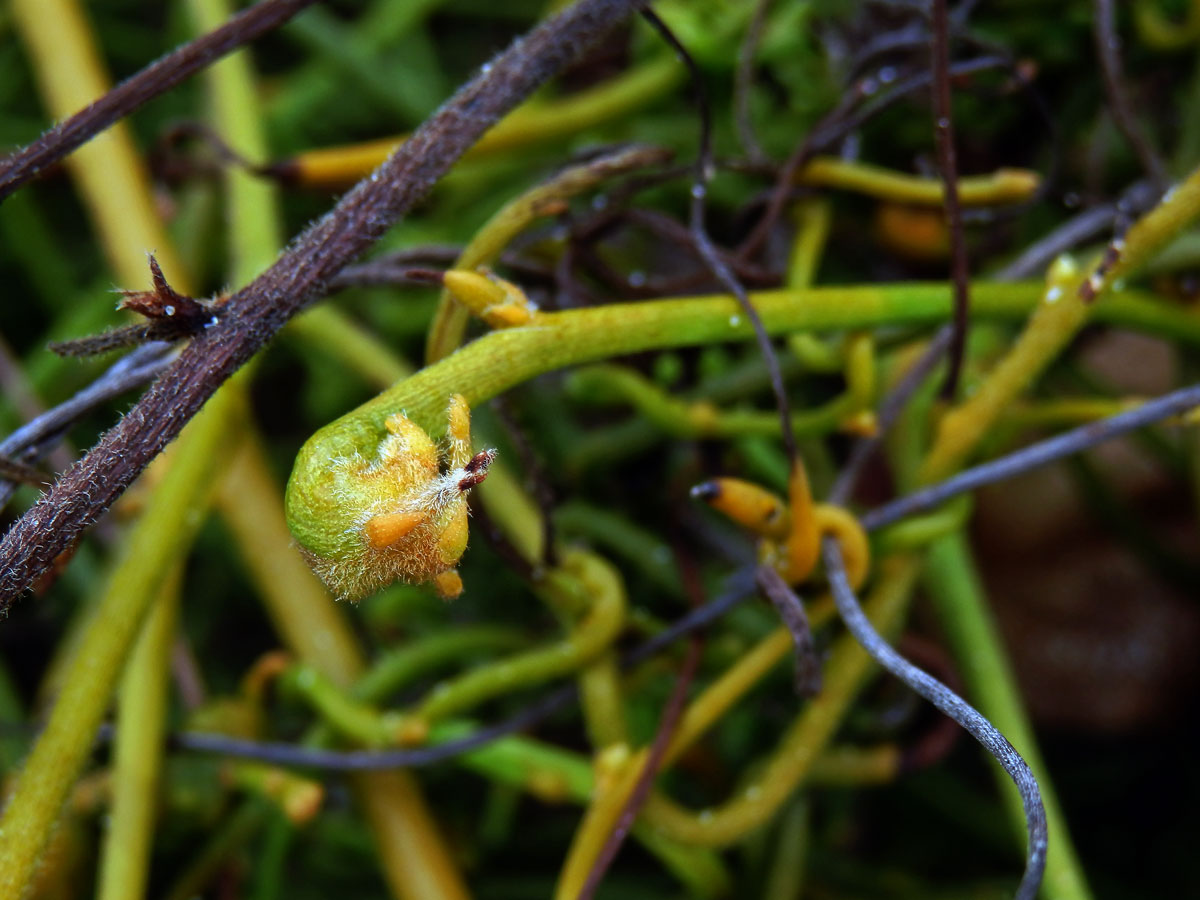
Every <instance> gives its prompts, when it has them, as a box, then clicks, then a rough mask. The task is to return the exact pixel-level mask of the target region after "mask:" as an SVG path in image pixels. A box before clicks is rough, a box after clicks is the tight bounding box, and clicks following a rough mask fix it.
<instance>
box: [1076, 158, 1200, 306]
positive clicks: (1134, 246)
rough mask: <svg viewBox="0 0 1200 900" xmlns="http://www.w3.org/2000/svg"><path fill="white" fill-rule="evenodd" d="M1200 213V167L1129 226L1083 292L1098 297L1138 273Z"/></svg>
mask: <svg viewBox="0 0 1200 900" xmlns="http://www.w3.org/2000/svg"><path fill="white" fill-rule="evenodd" d="M1198 215H1200V168H1197V169H1195V170H1194V171H1193V172H1192V173H1191V174H1190V175H1188V177H1187V178H1185V179H1184V180H1183V181H1181V182H1180V183H1179V184H1177V185H1175V186H1174V187H1172V188H1171V189H1170V190H1169V191H1167V193H1166V194H1164V195H1163V198H1162V199H1161V200H1160V201H1159V202H1158V205H1157V206H1155V207H1154V208H1153V209H1151V210H1150V211H1149V212H1148V213H1146V214H1145V215H1144V216H1142V217H1141V218H1140V219H1138V220H1137V221H1136V222H1134V223H1133V224H1132V225H1131V226H1129V230H1128V231H1126V232H1125V234H1124V235H1123V236H1122V237H1119V238H1117V239H1116V240H1114V241H1113V242H1112V243H1111V244H1109V246H1108V249H1107V250H1105V253H1104V257H1103V258H1102V259H1101V261H1100V266H1099V268H1097V269H1096V271H1095V272H1093V273H1092V275H1091V277H1090V278H1088V279H1087V281H1085V282H1084V283H1083V285H1082V286H1081V289H1080V291H1081V296H1083V297H1085V298H1086V299H1089V300H1090V299H1094V298H1095V297H1098V296H1099V295H1100V294H1102V293H1104V292H1105V291H1107V290H1109V289H1110V288H1115V287H1117V286H1118V285H1119V284H1121V283H1123V281H1124V280H1125V279H1126V278H1127V277H1129V276H1130V275H1133V274H1136V273H1137V271H1138V269H1139V268H1141V266H1143V265H1145V264H1146V263H1147V262H1149V261H1150V257H1152V256H1153V255H1154V254H1155V253H1156V252H1157V251H1158V250H1161V249H1162V248H1163V247H1165V246H1166V245H1167V244H1168V243H1170V241H1171V240H1173V239H1174V238H1176V237H1178V236H1179V235H1180V234H1181V233H1182V231H1183V229H1184V228H1186V227H1187V226H1188V225H1190V224H1191V223H1192V222H1193V221H1194V220H1195V218H1196V217H1197V216H1198Z"/></svg>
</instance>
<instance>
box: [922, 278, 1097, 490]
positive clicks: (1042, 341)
mask: <svg viewBox="0 0 1200 900" xmlns="http://www.w3.org/2000/svg"><path fill="white" fill-rule="evenodd" d="M1083 278H1084V273H1083V272H1081V270H1080V268H1079V266H1078V265H1077V264H1076V263H1075V262H1074V260H1072V259H1070V258H1069V257H1065V256H1064V257H1060V258H1059V259H1058V260H1056V261H1055V262H1054V264H1053V265H1052V266H1051V267H1050V271H1049V272H1048V273H1047V277H1046V289H1045V291H1044V292H1043V294H1042V299H1041V302H1040V303H1039V304H1038V306H1037V308H1036V309H1035V310H1034V311H1033V315H1032V316H1030V317H1029V323H1028V324H1027V325H1026V327H1025V329H1024V330H1023V331H1022V332H1021V335H1020V337H1018V338H1017V341H1016V343H1015V344H1013V346H1012V349H1010V350H1009V351H1008V353H1007V354H1005V356H1004V358H1003V359H1002V360H1001V361H1000V363H999V364H998V365H997V366H996V367H995V369H993V370H992V371H991V372H990V373H989V374H988V377H987V378H986V379H985V380H984V382H983V384H981V385H980V386H979V390H977V391H976V392H975V393H974V394H972V395H971V397H970V398H968V399H967V400H965V401H964V402H963V403H961V404H960V405H959V406H957V407H955V408H954V409H952V410H950V411H949V412H947V413H946V414H945V416H943V417H942V420H941V422H940V423H939V424H938V431H937V437H936V438H935V440H934V443H933V447H932V448H931V449H930V451H929V455H928V456H927V457H926V458H925V460H924V462H922V464H921V468H920V471H919V473H918V480H919V482H920V483H921V484H931V483H933V482H935V481H939V480H941V479H942V478H945V477H946V476H947V475H950V474H951V473H952V472H953V471H954V470H955V469H958V468H959V467H960V466H962V465H963V463H965V462H966V461H967V459H968V457H969V456H970V454H971V453H972V452H973V451H974V450H975V448H976V447H977V446H978V445H979V441H980V440H981V439H982V438H983V436H984V435H985V434H986V433H987V432H988V430H989V429H990V428H991V427H992V425H993V424H994V423H995V421H996V420H997V419H998V418H999V417H1000V416H1001V415H1002V414H1003V413H1004V412H1005V410H1007V409H1008V408H1009V406H1010V404H1012V403H1013V402H1014V401H1015V400H1016V399H1017V397H1018V396H1019V395H1020V394H1021V393H1022V392H1023V391H1024V390H1025V389H1026V388H1027V387H1028V386H1029V385H1030V384H1031V383H1032V382H1033V380H1034V379H1035V378H1037V376H1038V375H1039V374H1041V372H1042V371H1043V370H1044V369H1045V368H1046V366H1047V365H1049V364H1050V362H1051V361H1052V360H1053V359H1054V358H1055V357H1056V356H1058V354H1059V351H1061V350H1062V349H1063V347H1065V346H1066V345H1067V343H1068V342H1069V341H1070V340H1071V338H1073V337H1074V336H1075V334H1076V333H1077V332H1078V331H1079V329H1080V327H1082V325H1083V323H1084V322H1085V321H1087V318H1088V316H1089V314H1090V312H1091V306H1089V305H1088V304H1086V303H1084V302H1082V301H1081V300H1080V299H1079V298H1078V297H1077V296H1076V291H1077V289H1078V287H1079V285H1080V284H1081V283H1082V281H1083Z"/></svg>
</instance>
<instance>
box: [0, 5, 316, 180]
mask: <svg viewBox="0 0 1200 900" xmlns="http://www.w3.org/2000/svg"><path fill="white" fill-rule="evenodd" d="M314 2H316V0H263V2H261V3H258V4H255V5H254V6H251V7H250V8H249V9H246V10H243V11H242V12H240V13H238V14H237V15H236V16H234V17H233V18H231V19H230V20H229V21H228V22H226V23H225V24H224V25H222V26H221V27H220V28H218V29H217V30H216V31H212V32H209V33H208V34H206V35H204V36H203V37H198V38H196V40H194V41H191V42H189V43H187V44H184V45H183V46H182V47H179V48H178V49H177V50H174V51H172V52H171V53H168V54H167V55H166V56H164V57H163V58H162V59H160V60H158V61H157V62H154V63H151V64H150V65H149V66H147V67H146V68H144V69H142V71H140V72H138V73H137V74H136V75H134V76H132V77H130V78H127V79H126V80H125V81H123V82H121V83H120V84H119V85H117V86H116V87H115V88H113V89H112V90H111V91H109V92H108V93H107V94H105V95H104V96H103V97H101V98H100V99H99V100H97V101H96V102H95V103H93V104H92V105H91V106H88V107H87V108H86V109H81V110H80V111H79V112H77V113H75V115H73V116H71V118H69V119H67V120H66V121H65V122H60V123H59V124H58V125H55V126H54V127H53V128H51V129H50V130H49V131H47V132H46V133H45V134H43V135H42V136H41V137H39V138H38V139H37V140H36V141H34V142H33V143H32V144H29V145H28V146H26V147H23V148H22V149H20V150H18V151H16V152H15V153H13V154H11V155H10V156H8V157H6V158H5V159H3V160H0V202H2V201H3V200H4V198H5V197H7V196H8V195H9V194H11V193H12V192H13V191H15V190H16V189H17V188H19V187H20V186H21V185H22V184H24V183H25V182H26V181H28V180H29V179H30V178H33V177H34V176H35V175H37V174H38V172H40V171H41V170H43V169H45V168H46V167H47V166H49V165H51V164H53V163H55V162H57V161H58V160H60V159H62V158H63V157H64V156H66V155H67V154H68V153H70V152H71V151H72V150H74V149H75V148H76V147H78V146H80V145H81V144H83V143H85V142H86V141H87V140H88V139H90V138H92V137H93V136H95V135H97V134H99V133H100V132H102V131H104V129H106V128H108V127H109V126H111V125H112V124H113V123H114V122H117V121H119V120H121V119H123V118H124V117H125V116H127V115H129V114H130V113H131V112H133V111H134V110H135V109H137V108H138V107H139V106H141V105H142V104H143V103H145V102H146V101H147V100H151V99H153V98H154V97H157V96H158V95H159V94H162V93H164V92H166V91H168V90H170V89H171V88H173V87H175V85H177V84H179V83H180V82H181V81H184V80H185V79H187V78H189V77H191V76H192V75H194V74H195V73H196V72H199V71H200V70H201V69H203V68H205V67H206V66H209V65H211V64H212V63H213V62H215V61H216V60H218V59H220V58H221V57H222V56H224V55H225V54H227V53H229V52H230V51H232V50H236V49H237V48H238V47H240V46H242V45H243V44H247V43H249V42H250V41H253V40H254V39H255V38H258V37H261V36H262V35H264V34H266V33H267V32H268V31H271V30H272V29H275V28H278V27H279V26H280V25H282V24H283V23H284V22H286V21H287V20H288V19H290V18H292V16H294V15H296V13H298V12H300V11H301V10H302V9H304V8H305V7H307V6H311V5H312V4H313V3H314Z"/></svg>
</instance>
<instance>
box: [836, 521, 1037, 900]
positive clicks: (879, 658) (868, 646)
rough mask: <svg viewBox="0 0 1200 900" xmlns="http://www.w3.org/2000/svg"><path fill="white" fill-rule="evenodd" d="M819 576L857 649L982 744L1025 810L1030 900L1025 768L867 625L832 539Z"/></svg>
mask: <svg viewBox="0 0 1200 900" xmlns="http://www.w3.org/2000/svg"><path fill="white" fill-rule="evenodd" d="M822 552H823V555H824V559H825V571H826V572H827V573H828V575H829V586H830V588H831V589H832V591H833V600H834V603H835V604H837V608H838V614H839V615H840V616H841V617H842V621H843V622H845V623H846V628H847V629H848V630H849V631H850V633H851V634H853V635H854V638H855V640H857V641H858V643H859V644H861V645H862V647H863V649H864V650H866V651H867V652H868V653H869V654H871V658H872V659H874V660H875V661H876V662H877V663H879V665H881V666H882V667H883V668H885V669H887V670H888V671H889V672H891V673H892V674H893V675H895V676H896V677H897V678H899V679H900V680H901V681H903V682H904V683H905V684H907V685H908V686H909V687H910V688H912V689H913V690H914V691H916V692H917V693H918V694H920V695H921V696H922V697H924V698H925V699H926V700H928V701H929V702H930V703H932V704H933V705H934V706H936V707H937V708H938V709H940V710H941V711H942V712H944V713H945V714H946V715H948V716H949V717H950V718H952V719H953V720H954V721H955V722H957V723H958V724H959V725H961V726H962V727H963V728H964V729H965V730H966V731H967V732H969V733H970V735H971V736H972V737H974V738H975V740H977V741H979V743H980V744H982V745H983V747H984V749H986V750H987V751H988V753H990V754H991V755H992V756H993V757H995V759H996V762H998V763H1000V765H1001V766H1003V767H1004V771H1005V772H1007V773H1008V775H1009V777H1010V778H1011V779H1012V780H1013V783H1014V784H1015V785H1016V786H1017V790H1018V792H1020V794H1021V802H1022V804H1023V805H1024V807H1025V825H1026V829H1027V830H1028V833H1029V847H1028V851H1027V855H1026V860H1025V875H1024V877H1023V878H1022V879H1021V884H1020V885H1019V886H1018V888H1017V894H1016V900H1034V898H1035V897H1036V896H1037V893H1038V890H1039V888H1040V887H1041V884H1042V873H1043V872H1044V871H1045V868H1046V810H1045V808H1044V807H1043V806H1042V792H1041V789H1040V788H1039V787H1038V783H1037V779H1036V778H1035V777H1034V775H1033V771H1032V770H1031V769H1030V768H1029V764H1028V763H1026V762H1025V760H1024V759H1022V758H1021V754H1019V753H1017V751H1016V750H1015V749H1014V748H1013V745H1012V744H1010V743H1009V742H1008V740H1007V739H1006V738H1005V737H1004V735H1002V734H1001V733H1000V732H999V731H998V730H997V728H996V726H995V725H993V724H992V723H991V722H989V721H988V720H987V719H986V718H985V717H984V716H983V715H982V714H981V713H980V712H979V711H978V710H977V709H975V707H973V706H971V704H969V703H967V702H966V701H965V700H963V698H962V697H960V696H958V694H956V693H954V691H952V690H950V688H948V687H946V685H944V684H942V682H940V681H938V680H937V679H936V678H934V677H933V676H932V675H930V674H929V673H928V672H925V671H924V670H923V669H919V668H917V667H916V666H914V665H913V664H912V663H910V662H909V661H908V660H906V659H905V658H904V657H903V656H901V655H900V654H899V653H897V652H896V651H895V650H894V649H893V648H892V645H891V644H889V643H888V642H887V641H885V640H884V639H883V638H882V637H881V636H880V634H879V632H878V631H876V630H875V626H874V625H872V624H871V620H870V619H868V618H867V615H866V613H864V612H863V609H862V606H861V605H859V602H858V598H857V597H856V596H855V595H854V591H853V589H851V587H850V582H849V581H848V580H847V578H846V567H845V564H844V563H843V561H842V551H841V548H840V547H839V546H838V542H837V540H836V539H835V538H828V537H827V538H825V540H824V541H823V542H822Z"/></svg>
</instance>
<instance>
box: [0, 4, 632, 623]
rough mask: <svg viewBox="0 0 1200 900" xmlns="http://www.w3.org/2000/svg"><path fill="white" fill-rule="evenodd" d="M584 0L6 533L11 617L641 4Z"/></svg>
mask: <svg viewBox="0 0 1200 900" xmlns="http://www.w3.org/2000/svg"><path fill="white" fill-rule="evenodd" d="M634 5H635V3H634V2H633V0H581V2H579V3H577V4H575V5H574V6H572V7H570V8H569V9H567V10H565V11H564V12H562V13H561V14H559V15H558V16H556V17H554V18H553V19H550V20H549V21H547V22H545V23H544V24H542V25H540V26H539V27H538V28H536V29H534V30H533V31H532V32H530V33H529V34H528V35H526V36H525V37H524V38H522V39H520V40H518V41H516V42H515V43H513V44H512V45H511V46H510V47H509V48H508V49H507V50H505V51H504V52H503V53H501V54H500V55H499V56H498V57H496V58H495V59H494V60H493V61H492V64H491V65H490V66H487V67H485V68H484V70H482V71H481V72H480V74H479V75H478V76H476V77H475V78H474V79H472V80H471V81H470V82H469V83H467V84H466V85H465V86H464V87H462V88H461V89H460V90H459V91H458V92H457V93H456V94H455V95H454V96H453V97H452V98H451V99H450V100H449V101H448V102H447V103H446V104H445V105H444V106H443V107H442V108H441V109H439V110H438V111H437V112H436V113H435V114H434V115H433V116H432V117H431V118H430V119H428V120H427V121H426V122H425V123H424V124H423V125H422V126H421V127H420V128H418V129H417V131H416V132H414V134H413V135H412V137H411V138H410V139H409V140H407V141H405V142H404V143H403V144H402V145H401V146H400V147H399V149H397V151H396V152H395V153H394V154H393V155H392V156H391V157H390V158H389V159H388V160H387V161H386V162H385V163H383V165H381V166H380V167H379V169H377V170H376V171H375V172H374V173H372V174H371V176H370V177H368V178H366V179H364V180H363V181H362V182H360V183H359V184H358V185H357V186H356V187H355V188H354V189H353V190H352V191H350V192H349V193H348V194H346V195H345V196H344V197H343V198H342V199H341V201H340V202H339V203H338V204H337V206H335V207H334V208H333V209H332V210H331V211H330V212H329V213H328V214H326V215H325V217H324V218H322V219H321V220H320V221H318V222H316V223H315V224H314V225H313V226H311V227H310V228H309V229H308V230H307V231H305V232H304V233H303V234H302V235H300V237H299V238H297V239H296V240H295V241H294V242H293V244H292V245H291V247H290V248H289V249H288V250H287V251H285V252H284V253H283V254H282V255H281V256H280V257H279V259H278V260H277V261H276V262H275V264H274V265H272V266H271V267H270V268H269V269H267V270H266V271H265V272H264V273H263V274H262V275H260V276H259V277H258V278H256V279H255V280H254V281H253V282H251V283H250V284H249V285H247V286H246V287H244V288H242V289H241V290H239V291H238V292H237V293H235V294H234V295H233V296H232V297H230V299H229V302H228V304H226V306H225V311H224V312H223V314H222V316H221V318H220V321H219V322H217V324H215V325H213V326H212V327H211V328H209V329H206V330H205V332H204V333H203V334H201V335H199V336H197V337H196V338H195V340H193V341H192V343H191V344H189V345H188V346H187V347H186V348H185V349H184V351H183V353H182V354H181V355H180V357H179V359H178V360H177V361H176V362H175V363H174V364H173V365H172V366H171V367H170V368H169V369H168V370H167V371H166V372H165V373H164V374H163V376H162V377H161V378H160V379H159V380H158V381H157V382H155V384H154V385H153V387H151V388H150V390H149V391H147V392H146V394H145V396H144V397H142V399H141V400H140V401H139V402H138V404H137V405H136V406H135V407H134V408H133V409H132V410H131V411H130V412H129V414H128V415H126V416H125V418H123V419H122V420H121V421H120V422H119V423H118V424H117V426H116V427H115V428H113V429H112V430H111V431H109V432H108V433H107V434H105V435H104V437H103V439H102V440H101V441H100V443H99V444H97V445H96V447H95V448H93V450H92V451H91V452H90V453H88V455H87V456H85V457H84V458H83V460H81V461H80V462H79V463H78V464H77V465H76V466H74V467H73V468H72V469H71V470H70V471H68V472H67V473H66V474H65V475H64V476H63V477H62V478H61V479H60V480H59V482H58V483H57V484H56V485H55V486H54V488H53V489H52V490H51V491H50V493H49V494H48V495H47V496H46V497H44V498H43V499H42V500H41V501H40V502H39V503H38V504H37V505H35V506H34V507H33V508H32V509H30V510H29V511H28V512H27V513H26V514H25V515H24V516H22V517H21V519H20V520H18V521H17V523H16V524H15V525H13V527H12V528H11V529H10V530H9V531H8V533H7V534H6V535H5V536H4V540H3V542H0V614H3V612H4V611H5V610H6V609H7V608H8V607H9V606H10V605H11V603H12V601H13V598H14V597H16V596H17V595H18V594H20V593H21V592H22V591H24V590H26V589H27V588H28V587H29V586H30V584H31V583H32V582H33V580H34V579H35V578H36V577H37V575H38V574H39V573H40V572H42V571H44V570H45V569H46V568H47V567H48V566H49V565H50V563H51V561H52V560H53V559H54V557H55V556H57V555H58V554H59V553H60V552H61V551H62V550H64V549H66V548H67V547H69V546H71V545H73V544H74V543H75V541H77V540H78V539H79V537H80V535H81V534H82V533H83V531H84V530H85V529H86V528H88V527H89V526H90V525H91V524H92V523H94V522H95V521H96V519H98V518H99V516H100V514H101V513H102V512H103V511H104V510H105V509H107V508H108V506H109V505H110V504H112V502H113V501H114V500H116V499H117V497H118V496H120V494H121V492H122V491H124V490H125V488H126V487H127V486H128V485H129V484H130V482H132V481H133V479H134V478H136V477H137V475H138V474H139V473H140V472H141V471H142V470H143V469H144V468H145V467H146V465H147V463H149V461H150V460H151V459H153V458H154V457H155V456H156V455H157V454H158V453H159V451H161V450H162V449H163V447H165V446H166V445H167V443H168V442H169V441H170V440H172V439H173V438H174V437H175V436H176V435H177V434H179V432H180V430H182V428H183V426H184V425H185V424H186V423H187V422H188V420H189V419H191V417H192V416H194V415H195V414H196V413H197V412H198V411H199V409H200V407H201V406H202V405H203V404H204V401H205V400H207V399H208V398H209V397H211V396H212V394H213V393H214V392H215V391H216V390H217V388H218V387H220V386H221V384H222V383H224V381H225V379H227V378H228V377H229V376H230V375H232V374H233V373H234V372H235V371H236V370H237V369H238V367H239V366H241V365H242V364H243V363H245V362H246V361H247V360H248V359H250V357H251V356H253V355H254V353H255V351H257V350H258V349H259V348H260V347H262V345H263V344H265V343H266V342H267V341H268V340H270V338H271V337H272V336H273V335H274V334H275V332H277V331H278V330H279V329H280V328H281V327H282V326H283V325H284V323H286V322H287V321H288V319H290V318H291V317H292V316H293V315H294V314H295V313H296V312H297V311H298V310H299V309H300V308H302V307H303V306H304V305H305V304H306V303H308V302H309V301H311V300H313V299H314V298H316V297H318V296H320V295H321V294H322V292H323V291H324V290H325V289H326V286H327V285H328V283H329V281H330V279H332V278H333V276H335V275H336V274H337V273H338V272H339V271H341V269H342V268H343V267H344V266H345V265H346V264H347V263H349V262H350V261H351V260H353V259H354V258H355V257H357V256H358V255H359V254H360V253H362V252H363V251H364V250H366V249H367V248H368V247H369V246H371V244H373V243H374V242H375V241H376V240H378V239H379V238H380V237H381V236H382V235H383V234H384V232H386V231H387V230H388V229H389V228H390V227H391V226H392V225H394V224H395V223H396V222H397V221H398V220H399V219H400V218H401V217H402V216H403V215H404V214H405V213H406V212H408V210H409V209H411V208H412V207H413V205H414V204H416V203H417V201H419V200H420V199H422V198H423V197H424V196H425V195H426V194H428V193H429V191H430V189H431V188H432V187H433V185H434V184H435V183H436V182H437V180H438V179H439V178H441V176H442V175H444V174H445V173H446V171H447V170H448V169H449V168H450V167H451V166H452V165H453V164H454V162H455V160H457V159H458V158H459V157H460V156H462V154H463V153H465V152H466V151H467V150H468V149H469V148H470V147H471V145H473V144H474V143H475V142H476V141H477V140H478V139H479V138H480V136H482V135H483V133H484V132H485V131H487V130H488V128H490V127H491V126H492V125H493V124H495V122H496V121H497V120H498V119H499V118H500V117H501V116H503V115H504V114H505V113H507V112H508V111H509V110H511V109H512V108H513V107H515V106H516V105H517V104H518V103H520V102H521V101H522V100H524V99H525V98H526V97H528V96H529V95H530V94H531V93H532V92H533V91H534V90H535V89H536V88H537V87H538V86H540V85H541V84H542V83H544V82H545V81H547V80H548V79H549V78H550V77H552V76H553V75H554V74H555V73H556V72H558V71H559V70H560V69H562V68H563V67H564V66H565V65H567V64H568V63H570V62H572V61H573V60H575V59H577V58H578V57H579V55H580V54H581V53H582V52H583V51H584V50H585V49H586V48H587V47H588V46H589V45H590V44H592V43H593V42H594V41H596V40H597V39H598V38H600V37H602V36H603V35H604V34H606V33H607V32H608V31H610V30H611V29H612V28H613V27H615V26H616V25H618V24H619V23H620V22H621V21H622V20H623V19H624V18H625V16H626V15H628V14H629V12H631V10H632V9H633V7H634Z"/></svg>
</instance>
